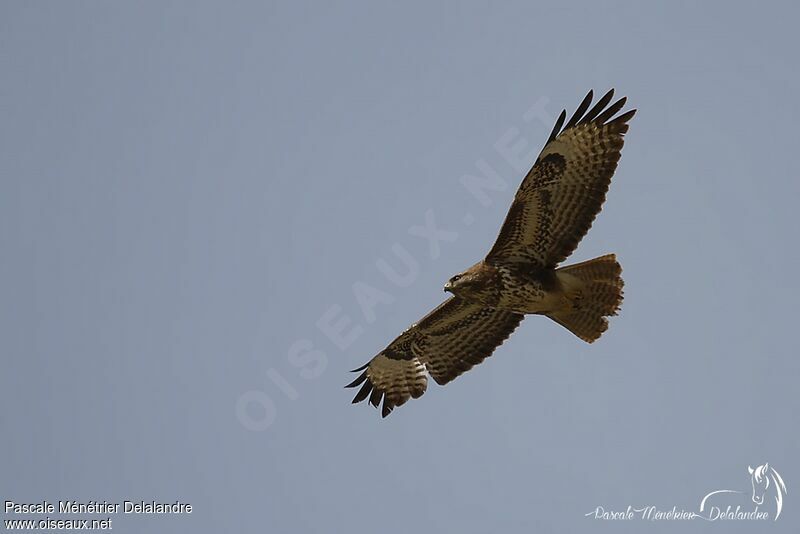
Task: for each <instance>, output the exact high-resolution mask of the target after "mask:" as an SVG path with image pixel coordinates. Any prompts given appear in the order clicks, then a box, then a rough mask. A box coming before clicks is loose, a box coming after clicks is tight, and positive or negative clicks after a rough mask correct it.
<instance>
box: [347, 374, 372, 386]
mask: <svg viewBox="0 0 800 534" xmlns="http://www.w3.org/2000/svg"><path fill="white" fill-rule="evenodd" d="M366 379H367V373H366V372H363V373H361V374H360V375H358V378H356V379H355V380H353V381H352V382H350V383H349V384H347V385H346V386H345V388H354V387H356V386H357V385H359V384H360V383H361V382H363V381H364V380H366Z"/></svg>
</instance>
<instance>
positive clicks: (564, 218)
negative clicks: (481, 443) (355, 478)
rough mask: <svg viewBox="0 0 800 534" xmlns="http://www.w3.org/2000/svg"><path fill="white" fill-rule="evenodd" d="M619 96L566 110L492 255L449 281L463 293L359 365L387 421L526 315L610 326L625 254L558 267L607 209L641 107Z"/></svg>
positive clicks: (586, 336)
mask: <svg viewBox="0 0 800 534" xmlns="http://www.w3.org/2000/svg"><path fill="white" fill-rule="evenodd" d="M613 96H614V91H613V89H612V90H611V91H609V92H608V93H606V94H605V95H604V96H603V97H602V98H601V99H600V100H599V101H598V102H597V103H596V104H595V105H594V106H593V107H592V108H591V109H589V106H590V105H591V102H592V92H591V91H589V94H588V95H586V98H584V100H583V101H582V102H581V104H580V105H579V106H578V108H577V110H576V111H575V113H574V114H573V115H572V117H571V118H570V119H569V121H566V111H562V112H561V115H560V116H559V117H558V120H557V121H556V124H555V127H554V128H553V131H552V133H551V134H550V137H549V138H548V141H547V143H546V144H545V147H544V149H543V150H542V152H541V154H540V155H539V157H538V158H537V159H536V162H535V163H534V165H533V167H532V168H531V170H530V171H529V172H528V174H527V175H526V176H525V178H524V179H523V181H522V184H521V185H520V187H519V190H518V191H517V194H516V196H515V197H514V202H513V203H512V204H511V208H510V209H509V211H508V215H507V216H506V219H505V222H504V223H503V226H502V228H501V229H500V234H499V235H498V237H497V240H496V242H495V243H494V246H493V247H492V249H491V250H490V251H489V254H488V255H487V256H486V258H485V259H484V260H483V261H480V262H478V263H476V264H475V265H473V266H472V267H470V268H469V269H467V270H466V271H464V272H463V273H461V274H458V275H456V276H454V277H452V278H451V279H450V280H449V281H448V282H447V284H446V285H445V291H449V292H451V293H453V294H454V296H453V297H451V298H450V299H449V300H447V301H445V302H444V303H442V304H441V305H440V306H439V307H438V308H436V309H435V310H433V311H432V312H431V313H429V314H428V315H426V316H425V317H424V318H423V319H422V320H420V321H419V322H418V323H416V324H413V325H411V327H409V328H408V329H407V330H406V331H405V332H403V333H402V334H400V336H399V337H398V338H397V339H395V340H394V341H392V343H390V344H389V346H388V347H386V348H385V349H384V350H383V351H381V353H380V354H378V355H377V356H375V357H374V358H373V359H372V360H370V361H369V362H368V363H367V364H366V365H364V366H363V367H360V368H359V369H356V370H355V371H356V372H359V371H360V372H361V374H360V375H359V376H358V378H356V379H355V380H354V381H353V382H352V383H351V384H348V386H347V387H356V386H361V388H360V389H359V391H358V393H357V394H356V396H355V398H354V399H353V402H354V403H356V402H360V401H363V400H367V399H368V400H369V402H370V404H372V405H374V406H376V407H377V406H378V405H379V404H380V403H381V402H383V408H382V414H383V416H384V417H386V416H387V415H388V414H389V413H390V412H391V411H392V410H393V409H394V408H395V407H397V406H400V405H402V404H404V403H405V402H406V401H408V399H410V398H417V397H419V396H421V395H422V394H423V393H425V389H426V387H427V374H430V375H431V376H432V377H433V378H434V380H436V382H437V383H439V384H446V383H448V382H449V381H451V380H453V379H454V378H455V377H457V376H459V375H460V374H462V373H463V372H465V371H467V370H469V369H470V368H472V367H473V366H474V365H476V364H478V363H480V362H482V361H483V360H484V359H486V358H487V357H488V356H490V355H491V354H492V352H493V351H494V349H495V348H496V347H497V346H499V345H500V344H501V343H503V341H505V340H506V339H507V338H508V336H509V335H510V334H511V333H512V332H513V331H514V329H515V328H516V327H517V326H518V325H519V323H520V322H521V321H522V319H523V318H524V316H525V315H526V314H540V315H547V316H548V317H550V318H551V319H553V320H554V321H556V322H558V323H559V324H561V325H563V326H564V327H565V328H567V329H569V330H570V331H571V332H572V333H574V334H575V335H576V336H578V337H580V338H581V339H583V340H584V341H587V342H589V343H591V342H593V341H594V340H596V339H597V338H598V337H600V335H601V334H602V333H603V332H604V331H605V330H606V329H607V328H608V321H607V319H606V317H608V316H612V315H615V314H616V312H617V310H618V309H619V305H620V303H621V301H622V286H623V282H622V278H621V276H620V275H621V272H622V268H621V267H620V265H619V263H617V261H616V258H615V256H614V255H613V254H609V255H606V256H602V257H599V258H595V259H593V260H589V261H586V262H583V263H579V264H575V265H570V266H566V267H561V268H558V267H557V266H558V264H559V263H561V262H562V261H564V260H565V259H566V258H567V257H568V256H569V255H570V254H572V252H573V251H574V250H575V247H577V245H578V243H579V242H580V240H581V239H582V238H583V236H584V235H586V232H587V231H588V230H589V228H590V227H591V225H592V222H593V221H594V218H595V217H596V216H597V214H598V213H599V212H600V209H601V207H602V205H603V201H604V200H605V195H606V192H607V191H608V187H609V184H610V183H611V177H612V176H613V174H614V171H615V170H616V168H617V162H618V161H619V159H620V151H621V149H622V145H623V136H624V134H625V132H627V131H628V121H630V119H631V118H632V117H633V115H634V113H635V112H636V110H631V111H628V112H625V113H623V114H621V115H619V116H616V117H615V115H617V113H618V112H619V111H620V110H622V108H623V107H624V105H625V101H626V99H625V98H621V99H619V100H617V101H616V102H614V103H613V104H611V105H609V104H610V103H611V101H612V99H613ZM587 110H588V111H587ZM565 121H566V124H565ZM562 126H563V128H562Z"/></svg>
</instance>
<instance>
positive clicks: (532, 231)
mask: <svg viewBox="0 0 800 534" xmlns="http://www.w3.org/2000/svg"><path fill="white" fill-rule="evenodd" d="M613 96H614V90H613V89H612V90H611V91H609V92H608V93H606V94H605V95H604V96H603V97H602V98H601V99H600V100H599V101H598V102H597V104H595V105H594V106H593V107H592V109H589V106H590V105H591V103H592V92H591V91H589V94H588V95H586V98H584V99H583V102H581V104H580V105H579V106H578V109H577V110H576V111H575V114H574V115H572V118H571V119H570V120H569V121H567V123H566V125H565V124H564V121H565V120H566V117H567V114H566V111H562V112H561V115H560V116H559V118H558V120H557V121H556V124H555V127H554V128H553V132H552V133H551V134H550V138H549V139H548V140H547V144H546V145H545V146H544V148H543V149H542V153H541V154H540V155H539V157H538V158H537V159H536V163H535V164H534V165H533V168H532V169H531V170H530V172H528V174H527V176H525V179H524V180H523V181H522V184H521V185H520V187H519V190H518V191H517V194H516V196H515V197H514V202H513V203H512V204H511V208H510V209H509V210H508V215H507V216H506V220H505V222H504V223H503V227H502V228H501V229H500V234H499V235H498V236H497V241H496V242H495V244H494V246H493V247H492V250H491V251H490V252H489V254H488V255H487V257H486V261H487V262H489V263H507V262H521V263H527V264H531V265H535V266H538V267H541V268H548V269H552V268H554V267H555V266H556V265H557V264H559V263H561V262H562V261H564V260H565V259H566V258H567V256H569V255H570V254H571V253H572V251H573V250H575V247H577V246H578V242H579V241H580V240H581V239H582V238H583V236H584V235H586V232H587V231H588V230H589V227H590V226H591V225H592V221H594V218H595V216H596V215H597V213H598V212H599V211H600V208H601V207H602V205H603V201H604V200H605V198H606V192H607V191H608V186H609V184H610V183H611V176H612V175H613V174H614V171H615V170H616V168H617V162H618V161H619V158H620V151H621V150H622V144H623V136H624V135H625V132H627V131H628V121H629V120H630V119H631V118H632V117H633V115H634V113H635V112H636V110H631V111H627V112H625V113H623V114H622V115H619V116H616V114H617V113H618V112H619V111H620V110H621V109H622V108H623V106H624V105H625V98H620V99H619V100H617V101H616V102H614V103H613V104H611V105H609V103H610V102H611V100H612V98H613ZM587 110H588V111H587ZM562 126H563V129H562Z"/></svg>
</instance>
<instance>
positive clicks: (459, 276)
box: [451, 274, 461, 282]
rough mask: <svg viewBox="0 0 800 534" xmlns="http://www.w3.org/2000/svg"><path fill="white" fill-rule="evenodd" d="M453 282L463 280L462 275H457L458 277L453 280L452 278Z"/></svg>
mask: <svg viewBox="0 0 800 534" xmlns="http://www.w3.org/2000/svg"><path fill="white" fill-rule="evenodd" d="M451 280H452V281H453V282H458V281H459V280H461V275H460V274H457V275H455V276H454V277H453V278H451Z"/></svg>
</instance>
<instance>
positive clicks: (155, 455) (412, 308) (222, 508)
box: [0, 1, 800, 534]
mask: <svg viewBox="0 0 800 534" xmlns="http://www.w3.org/2000/svg"><path fill="white" fill-rule="evenodd" d="M602 4H604V5H602V6H601V5H600V3H595V2H585V3H572V2H557V3H553V2H549V3H544V4H537V3H533V2H518V3H503V4H500V3H495V4H491V5H489V3H487V2H478V3H474V2H473V3H456V2H449V3H442V4H439V3H429V2H419V3H384V2H380V3H376V2H363V3H351V4H348V5H347V6H333V5H329V4H327V3H318V4H308V3H301V2H286V3H282V4H275V3H266V2H240V3H217V4H213V3H203V2H162V1H159V2H155V1H153V2H128V3H120V2H112V3H105V2H3V3H2V6H1V7H0V72H1V73H2V83H0V250H1V251H2V260H0V301H2V306H1V307H0V352H2V364H3V365H2V372H0V406H2V409H1V410H0V432H1V433H2V439H0V458H2V467H1V468H0V499H14V500H17V501H38V500H42V499H49V500H58V499H78V500H88V499H99V500H103V499H105V500H108V501H121V500H123V499H131V500H140V499H144V500H148V501H149V500H152V499H156V500H164V501H174V500H178V499H179V500H182V501H186V502H190V503H192V505H193V506H194V509H195V511H194V513H192V514H191V515H190V516H183V517H122V516H119V517H116V518H115V524H114V526H115V528H114V531H115V532H187V533H188V532H191V533H200V532H275V533H326V534H328V533H336V532H380V533H382V534H383V533H386V534H392V533H406V532H461V533H486V532H527V533H532V532H612V531H613V532H678V531H681V532H687V531H688V532H694V531H698V532H700V531H705V530H714V531H715V532H717V531H718V532H723V531H724V532H753V531H754V529H761V528H765V527H763V526H754V525H752V524H748V523H740V522H733V521H729V522H727V523H728V524H726V525H716V524H707V523H700V522H694V523H691V524H688V525H685V524H676V523H674V522H672V523H669V522H667V523H646V524H641V523H636V522H628V523H616V522H614V523H609V522H602V521H599V520H594V519H591V518H588V517H585V516H584V514H586V513H588V512H591V511H593V510H594V509H595V508H596V507H597V506H598V505H602V506H605V507H606V508H608V509H616V510H624V509H625V507H627V505H629V504H631V505H634V506H644V505H655V506H658V507H659V508H660V509H665V510H666V509H671V508H672V506H677V507H678V508H686V509H690V510H696V509H697V506H698V503H699V500H700V499H701V498H702V496H703V495H705V494H706V493H707V492H709V491H712V490H715V489H723V488H726V489H741V490H742V491H749V488H750V479H749V475H748V473H747V466H748V465H752V466H753V467H755V466H756V465H759V464H762V463H764V462H769V463H770V465H772V466H773V467H774V468H776V469H777V470H778V471H779V472H780V473H781V475H782V476H783V478H784V480H785V481H786V483H787V485H788V489H789V493H788V495H787V496H786V499H785V502H784V510H783V514H782V517H781V518H780V519H779V521H778V522H777V523H774V524H770V525H768V526H769V529H770V531H771V532H797V531H798V528H800V500H798V498H797V495H800V490H799V489H798V488H800V457H798V455H799V454H800V443H799V442H798V441H799V440H798V430H797V413H798V412H800V401H799V400H798V395H797V381H798V378H800V361H798V358H797V347H796V343H797V335H798V333H797V329H798V325H797V319H798V305H797V304H798V297H800V295H799V294H798V293H799V292H798V289H799V284H798V278H797V273H796V271H797V268H798V265H799V264H800V255H799V253H798V246H797V240H798V237H797V235H798V234H797V229H798V223H797V206H798V196H799V195H798V193H800V187H799V186H798V172H799V171H800V163H798V162H799V161H800V160H799V159H798V157H797V153H798V149H797V142H798V136H797V124H798V120H799V119H800V107H798V90H799V89H800V78H798V73H797V50H798V42H797V34H796V23H797V20H798V16H800V12H798V10H797V8H796V7H795V6H794V4H792V3H788V2H786V3H781V2H775V3H769V4H765V5H759V6H756V5H755V4H752V5H751V6H746V5H744V4H742V3H737V2H704V3H702V4H698V3H694V2H668V3H667V2H664V3H661V4H652V3H648V4H649V5H645V3H642V2H611V3H609V2H604V3H602ZM610 87H615V88H617V90H618V92H619V93H620V94H622V95H627V96H628V97H629V99H630V104H631V106H634V107H637V108H638V109H639V113H638V114H637V116H636V117H635V119H634V120H633V121H632V125H631V130H630V132H629V135H628V137H627V142H626V145H625V149H624V151H623V157H622V160H621V163H620V167H619V169H618V171H617V173H616V176H615V178H614V180H613V182H612V186H611V191H610V194H609V197H608V201H607V202H606V204H605V207H604V210H603V212H602V213H601V214H600V216H599V218H598V220H597V221H596V223H595V225H594V227H593V228H592V230H591V231H590V233H589V234H588V236H587V238H585V239H584V241H583V242H582V243H581V245H580V247H579V248H578V250H577V252H576V253H575V255H574V256H573V258H572V259H573V260H574V261H579V260H584V259H588V258H591V257H594V256H597V255H600V254H603V253H607V252H615V253H617V254H618V256H619V258H620V261H621V263H622V265H623V267H624V278H625V281H626V297H625V302H624V306H623V309H622V313H621V315H620V316H619V317H617V318H615V319H614V320H613V321H612V324H611V328H610V330H609V331H608V332H607V333H606V334H605V335H604V336H603V337H602V338H601V339H600V340H599V341H598V342H597V343H595V344H593V345H587V344H585V343H583V342H581V341H580V340H578V339H577V338H575V337H574V336H572V335H571V334H570V333H569V332H567V331H566V330H564V329H563V328H561V327H560V326H558V325H556V324H555V323H552V322H550V321H548V320H547V319H545V318H540V317H532V318H529V319H527V320H526V321H525V322H524V323H523V324H522V325H521V327H520V328H519V329H518V330H517V332H516V333H515V334H514V335H513V336H512V338H511V339H510V340H509V341H507V342H506V344H504V345H503V346H502V347H501V348H500V349H499V350H498V351H497V352H496V353H495V355H494V356H493V357H492V358H490V359H489V360H487V361H486V362H485V363H484V364H482V365H481V366H479V367H478V368H476V369H474V370H473V371H471V372H470V373H468V374H466V375H464V376H463V377H461V378H459V379H458V380H456V381H455V382H453V383H451V384H450V385H448V386H447V387H446V388H441V387H439V386H437V385H436V384H434V383H433V382H432V381H431V384H430V385H429V389H428V392H427V393H426V394H425V396H424V397H423V398H422V399H420V400H416V401H412V402H409V403H408V404H407V405H405V406H403V407H401V408H399V409H397V410H395V412H394V413H393V414H392V415H391V416H390V417H389V418H387V419H385V420H381V419H380V417H379V414H378V413H377V411H376V410H374V409H372V408H369V407H367V406H365V405H363V404H361V405H357V406H351V405H350V400H351V398H352V395H353V391H352V390H345V389H343V388H342V386H343V385H344V384H346V383H347V382H349V381H350V380H351V379H352V375H351V374H350V373H349V372H348V371H349V369H352V368H354V367H357V366H360V365H361V364H363V363H364V362H366V361H367V360H368V359H369V358H371V357H372V356H373V355H374V354H376V353H377V352H378V351H380V350H381V349H382V348H383V347H384V346H385V345H386V344H387V343H388V342H389V341H391V339H393V338H394V337H395V336H396V335H397V334H398V333H399V332H400V331H401V330H402V329H404V328H405V327H407V326H408V325H409V324H411V323H412V322H414V321H416V320H417V319H418V318H420V317H421V316H422V315H423V314H425V313H427V311H429V310H430V309H431V308H433V307H434V306H435V305H437V304H438V303H439V302H440V301H442V300H443V299H444V294H443V293H442V285H443V283H444V282H445V281H446V280H447V278H449V277H450V276H451V275H452V274H454V273H456V272H459V271H461V270H463V269H464V268H466V267H468V266H469V265H471V264H472V263H473V262H475V261H476V260H478V259H480V258H481V257H482V256H483V255H484V254H485V253H486V251H487V250H488V248H489V247H490V246H491V243H492V242H493V240H494V238H495V236H496V233H497V231H498V229H499V227H500V223H501V222H502V219H503V217H504V216H505V214H506V210H507V208H508V206H509V204H510V202H511V199H512V197H513V194H514V191H515V189H516V187H517V185H518V184H519V181H520V180H521V177H522V175H523V174H524V172H525V170H527V167H528V166H529V165H530V164H531V163H532V161H533V159H534V157H535V152H537V151H538V149H539V148H540V147H541V145H542V143H543V142H544V140H545V138H546V136H547V134H548V133H549V131H550V128H551V126H552V121H553V120H554V119H555V117H556V116H557V114H558V113H559V112H560V110H561V109H562V108H563V107H566V108H568V109H569V110H570V111H572V110H574V108H575V107H576V106H577V104H578V103H579V102H580V100H581V98H582V97H583V96H584V94H585V93H586V91H587V90H588V89H590V88H594V89H595V90H596V91H599V92H603V91H604V90H605V89H607V88H610ZM520 139H524V142H525V143H527V144H526V145H520V146H522V147H524V148H526V150H522V156H521V157H518V158H516V159H515V158H514V157H509V156H508V154H505V155H504V150H503V147H507V146H509V145H513V144H515V143H517V142H520ZM528 152H531V155H530V157H528V155H527V153H528ZM520 159H521V161H520ZM486 166H489V167H490V168H491V169H493V170H494V171H495V172H497V173H498V175H499V176H500V177H501V178H502V180H503V181H504V183H506V184H507V187H506V188H505V190H502V191H489V192H488V193H487V195H488V200H487V202H486V203H481V202H479V201H478V199H476V197H475V196H474V195H472V194H470V192H469V191H468V190H467V189H465V188H464V186H463V185H462V179H463V177H464V176H465V175H479V173H480V171H479V169H480V168H481V167H484V168H485V167H486ZM485 200H486V199H485ZM426 213H429V215H430V216H432V217H433V218H434V219H435V224H436V227H437V228H439V229H442V230H447V231H448V232H454V233H456V234H457V237H455V235H454V234H448V240H446V241H441V242H439V243H438V248H437V247H433V248H431V247H430V246H429V242H428V240H427V239H425V238H422V237H420V236H419V235H415V233H419V232H416V231H415V230H413V227H419V226H425V220H426ZM468 215H469V216H471V218H472V224H470V225H466V224H465V223H464V218H465V217H467V216H468ZM398 250H399V251H401V255H400V256H398V255H397V251H398ZM403 257H405V258H406V260H408V258H409V257H410V258H411V260H412V267H414V268H413V269H412V270H411V271H408V270H407V269H405V267H404V262H403V261H401V258H403ZM381 260H383V261H384V262H385V264H383V263H380V262H381ZM379 264H380V265H384V267H383V269H382V268H380V267H379ZM386 265H388V266H390V267H393V268H394V269H395V270H397V271H398V273H401V274H402V273H404V274H405V276H404V277H402V279H398V278H397V277H394V279H393V280H392V279H389V278H387V276H386V275H385V271H386V268H385V267H386ZM398 283H400V285H398ZM354 287H355V291H356V292H360V293H363V292H364V291H365V290H369V289H370V288H372V293H373V295H377V296H378V297H377V298H378V299H379V302H378V303H377V304H375V306H374V307H371V308H367V309H365V308H364V307H363V306H362V305H359V301H358V300H357V298H356V296H355V294H354ZM376 291H379V293H376ZM348 321H349V322H348ZM326 323H327V324H329V325H330V324H337V323H341V324H340V325H339V328H340V329H341V331H342V332H343V334H342V335H340V336H339V338H337V336H335V335H333V334H331V332H330V329H331V328H330V327H325V326H324V324H326ZM320 324H322V325H323V327H320V326H319V325H320ZM326 328H327V330H329V331H328V332H327V333H326ZM342 337H344V339H341V338H342ZM310 351H315V352H310ZM748 498H749V496H748V495H742V496H741V501H740V503H741V504H742V505H743V506H745V507H751V504H749V503H748ZM731 502H733V503H734V504H736V501H735V500H732V501H731ZM763 508H764V509H765V510H768V511H769V512H770V513H771V514H774V505H773V504H772V503H771V502H768V503H766V504H765V505H764V507H763ZM4 518H6V516H4Z"/></svg>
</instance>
